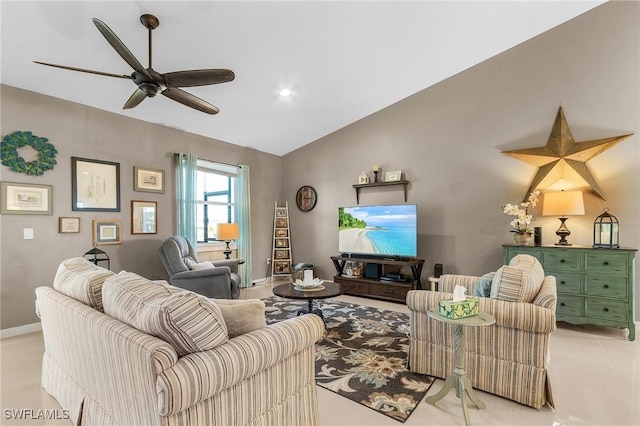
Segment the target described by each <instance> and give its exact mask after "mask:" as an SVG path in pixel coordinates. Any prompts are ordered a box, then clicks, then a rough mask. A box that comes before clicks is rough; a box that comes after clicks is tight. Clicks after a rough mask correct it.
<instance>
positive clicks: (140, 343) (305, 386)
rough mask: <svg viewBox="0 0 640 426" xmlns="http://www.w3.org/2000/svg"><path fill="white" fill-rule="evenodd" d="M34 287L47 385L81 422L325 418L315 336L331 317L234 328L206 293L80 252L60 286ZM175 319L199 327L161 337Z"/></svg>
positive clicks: (306, 421)
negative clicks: (116, 268)
mask: <svg viewBox="0 0 640 426" xmlns="http://www.w3.org/2000/svg"><path fill="white" fill-rule="evenodd" d="M36 296H37V300H36V310H37V313H38V315H39V317H40V318H41V321H42V330H43V336H44V343H45V353H44V356H43V361H42V387H43V388H44V389H45V390H46V391H47V392H48V393H49V394H50V395H52V396H53V397H54V398H56V400H57V401H58V402H59V403H60V405H61V406H62V408H63V409H66V410H68V411H69V415H70V417H71V419H72V421H73V422H74V424H77V425H86V426H91V425H99V426H115V425H120V426H134V425H142V426H153V425H167V426H169V425H180V426H187V425H192V426H196V425H201V426H212V425H220V426H231V425H274V426H275V425H291V426H297V425H317V424H318V403H317V396H316V387H315V369H314V344H315V342H316V341H317V340H319V339H320V338H321V337H322V335H323V334H324V326H323V324H322V321H321V320H320V318H318V317H317V316H315V315H303V316H300V317H297V318H295V319H290V320H286V321H282V322H279V323H277V324H274V325H269V326H264V327H259V328H257V329H254V330H252V331H249V332H246V333H244V334H241V335H238V336H237V337H233V338H229V337H228V336H229V334H230V333H229V332H228V331H227V328H226V326H225V323H224V312H223V311H222V310H220V309H217V308H216V305H215V303H212V301H211V300H210V299H206V298H204V297H203V296H200V295H196V294H195V293H191V292H188V291H185V290H181V289H177V288H175V287H172V286H169V285H168V284H166V283H158V282H151V281H148V280H145V279H144V278H142V277H139V276H137V275H135V274H131V273H126V272H121V273H120V274H113V273H111V272H110V271H106V270H104V269H102V268H99V267H96V266H95V265H93V264H91V263H90V262H86V261H84V260H83V259H81V258H75V259H69V260H67V261H65V262H63V264H61V265H60V268H59V270H58V273H57V275H56V279H55V280H54V288H51V287H48V286H46V287H39V288H37V289H36ZM162 297H164V298H165V299H163V300H161V298H162ZM168 299H171V301H172V302H171V303H168V302H166V300H168ZM205 299H206V300H205ZM175 302H177V303H175ZM260 303H262V302H260ZM203 306H204V308H205V309H204V311H202V307H203ZM103 309H104V312H108V313H109V312H111V314H110V315H108V314H105V313H104V312H103ZM116 312H117V315H116V314H115V313H116ZM194 312H198V313H197V314H195V313H194ZM221 313H222V314H223V315H222V316H221ZM114 315H116V316H118V317H119V316H122V317H123V318H127V319H126V321H125V320H119V319H116V318H114ZM167 315H168V316H167ZM151 317H153V318H155V319H154V320H153V321H148V318H151ZM169 317H171V318H169ZM205 317H207V318H205ZM167 318H168V319H167ZM212 318H213V320H212ZM221 318H222V319H221ZM129 321H131V322H132V324H135V325H136V327H134V326H131V325H130V324H127V322H129ZM206 321H209V322H206ZM211 321H213V322H211ZM145 324H146V325H145ZM203 324H208V325H207V327H204V326H203ZM137 327H140V328H143V329H146V328H145V327H149V330H150V331H151V332H149V331H147V332H145V331H141V330H140V329H138V328H137ZM176 327H177V328H187V327H192V330H190V331H188V333H187V334H179V336H180V337H176V338H174V339H161V338H158V337H156V336H154V334H161V333H164V332H167V330H168V329H172V328H176ZM206 328H210V330H207V329H206ZM185 336H186V337H185Z"/></svg>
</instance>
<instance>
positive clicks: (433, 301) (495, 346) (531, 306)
mask: <svg viewBox="0 0 640 426" xmlns="http://www.w3.org/2000/svg"><path fill="white" fill-rule="evenodd" d="M479 278H480V277H473V276H463V275H442V276H441V277H440V282H439V290H440V291H423V290H412V291H409V293H408V294H407V305H408V307H409V311H410V322H411V324H410V345H409V368H410V370H411V371H414V372H416V373H420V374H428V375H430V376H435V377H440V378H446V377H447V376H448V375H450V374H451V373H452V372H453V370H454V354H453V346H454V343H453V340H454V325H452V324H447V323H444V322H440V321H436V320H434V319H431V318H429V317H428V315H427V310H429V309H430V308H433V307H437V306H438V301H440V300H441V299H451V298H452V296H453V294H452V293H453V289H454V287H455V286H456V285H460V286H464V287H465V288H466V289H467V292H466V294H469V295H471V294H472V290H473V287H474V286H475V285H476V283H477V282H478V279H479ZM479 300H480V311H481V312H488V313H489V314H491V315H493V316H494V317H495V319H496V323H495V324H493V325H491V326H488V327H467V328H466V329H465V337H466V348H467V352H466V358H465V363H466V364H465V365H466V373H467V376H468V377H469V379H470V380H471V385H472V386H473V387H474V388H476V389H481V390H483V391H486V392H489V393H493V394H495V395H499V396H502V397H505V398H508V399H511V400H514V401H517V402H519V403H521V404H525V405H528V406H531V407H534V408H538V409H539V408H541V407H542V406H543V405H544V404H545V403H548V404H549V405H550V406H551V407H552V408H553V407H554V403H553V397H552V394H551V385H550V383H549V377H548V374H549V370H548V366H549V337H550V334H551V332H552V331H554V330H555V328H556V318H555V307H556V280H555V277H553V276H546V277H544V278H543V282H542V285H541V287H540V289H539V291H538V292H537V294H536V295H534V297H533V300H532V301H531V303H525V302H514V301H505V300H498V299H495V298H484V297H480V298H479Z"/></svg>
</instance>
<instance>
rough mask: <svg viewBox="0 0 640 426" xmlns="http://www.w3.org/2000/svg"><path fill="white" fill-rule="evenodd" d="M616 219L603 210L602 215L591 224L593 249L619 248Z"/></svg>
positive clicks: (618, 225) (606, 210)
mask: <svg viewBox="0 0 640 426" xmlns="http://www.w3.org/2000/svg"><path fill="white" fill-rule="evenodd" d="M619 228H620V224H619V223H618V219H617V218H616V217H615V216H614V215H612V214H610V213H609V209H608V208H606V207H605V208H604V213H602V214H601V215H600V216H598V217H597V218H596V220H595V221H594V222H593V247H595V248H613V249H616V248H620V244H619V241H620V240H619Z"/></svg>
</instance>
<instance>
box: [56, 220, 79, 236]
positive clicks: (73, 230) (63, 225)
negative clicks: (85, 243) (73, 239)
mask: <svg viewBox="0 0 640 426" xmlns="http://www.w3.org/2000/svg"><path fill="white" fill-rule="evenodd" d="M78 232H80V218H79V217H61V218H59V219H58V233H60V234H77V233H78Z"/></svg>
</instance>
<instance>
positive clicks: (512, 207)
mask: <svg viewBox="0 0 640 426" xmlns="http://www.w3.org/2000/svg"><path fill="white" fill-rule="evenodd" d="M539 196H540V191H533V192H532V193H531V194H529V196H528V197H527V201H524V202H522V203H520V204H510V203H509V204H505V205H504V206H502V212H503V213H505V214H508V215H509V216H515V217H516V218H515V219H513V220H512V221H511V223H510V225H511V226H512V227H513V229H512V230H511V232H513V233H514V234H513V240H514V241H515V242H516V243H517V244H528V243H529V241H530V240H531V236H532V235H533V230H532V229H531V227H530V225H531V222H533V221H534V217H533V215H530V214H529V207H535V206H536V204H538V197H539Z"/></svg>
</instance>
